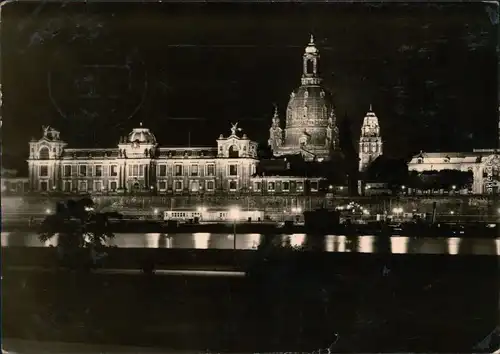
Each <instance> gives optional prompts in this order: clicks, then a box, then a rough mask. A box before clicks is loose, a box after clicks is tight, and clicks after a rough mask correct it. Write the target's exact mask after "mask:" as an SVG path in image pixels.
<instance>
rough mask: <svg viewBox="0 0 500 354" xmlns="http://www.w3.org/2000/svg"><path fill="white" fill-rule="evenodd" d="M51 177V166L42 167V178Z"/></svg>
mask: <svg viewBox="0 0 500 354" xmlns="http://www.w3.org/2000/svg"><path fill="white" fill-rule="evenodd" d="M48 175H49V166H46V165H44V166H40V177H47V176H48Z"/></svg>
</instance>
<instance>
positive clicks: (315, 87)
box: [268, 35, 339, 161]
mask: <svg viewBox="0 0 500 354" xmlns="http://www.w3.org/2000/svg"><path fill="white" fill-rule="evenodd" d="M319 58H320V55H319V50H318V48H317V47H316V45H315V43H314V37H313V36H312V35H311V39H310V41H309V44H308V45H307V47H306V48H305V51H304V55H303V56H302V64H303V65H302V78H301V85H300V86H299V87H298V88H297V89H296V90H294V91H292V93H291V94H290V100H289V101H288V106H287V110H286V125H285V128H284V129H282V128H281V125H280V118H279V115H278V109H277V107H276V108H275V112H274V117H273V119H272V126H271V128H270V130H269V135H270V136H269V140H268V144H269V146H270V147H271V149H272V151H273V155H274V156H283V155H298V154H300V155H302V156H303V158H304V160H306V161H313V160H315V161H323V160H328V159H330V158H331V157H332V154H333V153H334V152H335V151H336V150H337V149H338V145H339V144H338V135H339V130H338V127H337V122H336V117H335V110H334V107H333V103H332V97H331V95H330V94H329V93H328V92H327V91H326V90H325V89H324V88H323V86H322V85H321V82H322V79H321V77H320V75H319Z"/></svg>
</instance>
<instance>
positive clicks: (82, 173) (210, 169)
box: [39, 164, 255, 177]
mask: <svg viewBox="0 0 500 354" xmlns="http://www.w3.org/2000/svg"><path fill="white" fill-rule="evenodd" d="M103 167H107V166H102V165H89V166H87V165H78V166H71V165H64V166H63V176H64V177H71V176H72V175H74V174H77V175H78V176H79V177H91V176H94V177H102V175H103ZM183 167H184V166H183V165H174V176H182V175H183V172H184V169H183ZM146 169H147V166H146V165H129V166H128V175H129V176H135V177H142V176H144V175H145V174H146ZM189 171H190V175H191V176H199V174H200V168H199V166H198V165H191V166H190V169H189ZM92 172H93V173H92ZM254 172H255V171H254ZM166 175H167V165H159V166H158V176H161V177H164V176H166ZM205 175H206V176H215V165H214V164H209V165H206V173H205ZM228 175H229V176H238V165H229V166H228ZM39 176H40V177H48V176H49V167H48V166H47V165H40V169H39ZM109 176H112V177H116V176H118V166H117V165H110V166H109Z"/></svg>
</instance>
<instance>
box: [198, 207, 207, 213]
mask: <svg viewBox="0 0 500 354" xmlns="http://www.w3.org/2000/svg"><path fill="white" fill-rule="evenodd" d="M196 210H197V211H198V212H200V213H204V212H206V211H207V208H206V207H204V206H199V207H198V208H196Z"/></svg>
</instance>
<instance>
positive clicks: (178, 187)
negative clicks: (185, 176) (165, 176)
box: [174, 181, 182, 191]
mask: <svg viewBox="0 0 500 354" xmlns="http://www.w3.org/2000/svg"><path fill="white" fill-rule="evenodd" d="M174 189H175V190H176V191H181V190H182V181H175V182H174Z"/></svg>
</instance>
